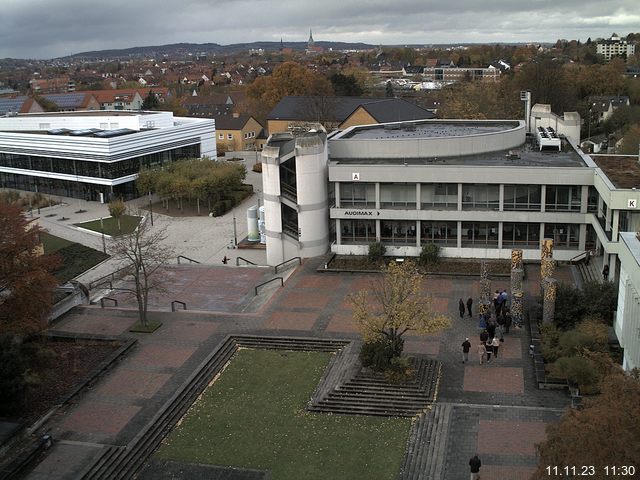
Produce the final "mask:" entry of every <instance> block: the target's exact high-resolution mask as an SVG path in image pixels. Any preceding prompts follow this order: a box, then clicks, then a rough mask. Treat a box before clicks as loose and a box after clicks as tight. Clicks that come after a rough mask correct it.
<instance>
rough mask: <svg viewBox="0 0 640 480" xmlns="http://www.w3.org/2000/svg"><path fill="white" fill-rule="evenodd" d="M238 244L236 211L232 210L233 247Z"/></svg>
mask: <svg viewBox="0 0 640 480" xmlns="http://www.w3.org/2000/svg"><path fill="white" fill-rule="evenodd" d="M237 246H238V231H237V228H236V212H235V210H234V211H233V248H236V247H237Z"/></svg>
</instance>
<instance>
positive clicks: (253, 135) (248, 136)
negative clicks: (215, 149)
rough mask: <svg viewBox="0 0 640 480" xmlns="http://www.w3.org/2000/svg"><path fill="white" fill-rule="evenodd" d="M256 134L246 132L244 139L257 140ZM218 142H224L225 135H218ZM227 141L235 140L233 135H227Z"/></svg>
mask: <svg viewBox="0 0 640 480" xmlns="http://www.w3.org/2000/svg"><path fill="white" fill-rule="evenodd" d="M255 136H256V132H244V139H245V140H246V139H248V138H255ZM218 140H224V133H219V134H218ZM227 140H233V133H227Z"/></svg>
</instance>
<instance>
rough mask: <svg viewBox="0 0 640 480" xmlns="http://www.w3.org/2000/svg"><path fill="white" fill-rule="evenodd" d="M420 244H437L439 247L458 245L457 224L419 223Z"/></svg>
mask: <svg viewBox="0 0 640 480" xmlns="http://www.w3.org/2000/svg"><path fill="white" fill-rule="evenodd" d="M420 243H421V244H422V245H426V244H427V243H437V244H441V245H449V246H453V247H455V246H457V245H458V222H433V221H422V222H420Z"/></svg>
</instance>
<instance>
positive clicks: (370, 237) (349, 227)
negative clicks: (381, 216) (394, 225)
mask: <svg viewBox="0 0 640 480" xmlns="http://www.w3.org/2000/svg"><path fill="white" fill-rule="evenodd" d="M340 228H341V232H342V234H341V235H342V236H341V238H342V244H369V243H373V242H375V241H376V221H375V220H340Z"/></svg>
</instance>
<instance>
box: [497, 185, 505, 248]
mask: <svg viewBox="0 0 640 480" xmlns="http://www.w3.org/2000/svg"><path fill="white" fill-rule="evenodd" d="M498 211H500V212H504V183H501V184H500V193H499V196H498ZM500 245H502V240H500ZM500 248H502V247H500Z"/></svg>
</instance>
